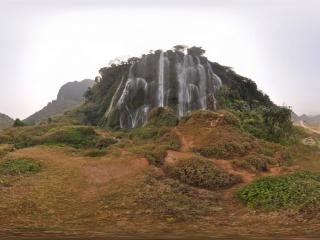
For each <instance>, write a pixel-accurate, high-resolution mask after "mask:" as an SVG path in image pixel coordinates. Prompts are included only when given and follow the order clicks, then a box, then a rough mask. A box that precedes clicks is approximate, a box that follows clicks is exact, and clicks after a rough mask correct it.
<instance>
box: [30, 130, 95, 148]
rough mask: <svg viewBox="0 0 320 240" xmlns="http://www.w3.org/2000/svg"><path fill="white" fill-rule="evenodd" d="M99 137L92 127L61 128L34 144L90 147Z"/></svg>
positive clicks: (50, 132)
mask: <svg viewBox="0 0 320 240" xmlns="http://www.w3.org/2000/svg"><path fill="white" fill-rule="evenodd" d="M96 137H97V134H96V132H95V131H94V129H93V128H92V127H61V128H56V129H52V130H51V131H49V132H48V133H47V134H45V135H43V136H41V137H39V138H36V139H34V144H36V145H37V144H49V145H50V144H53V145H55V144H65V145H70V146H73V147H82V146H90V145H92V144H93V141H94V140H95V138H96Z"/></svg>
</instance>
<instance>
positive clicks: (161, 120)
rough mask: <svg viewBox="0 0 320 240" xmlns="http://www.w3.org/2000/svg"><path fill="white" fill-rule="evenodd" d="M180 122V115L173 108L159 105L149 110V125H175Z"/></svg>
mask: <svg viewBox="0 0 320 240" xmlns="http://www.w3.org/2000/svg"><path fill="white" fill-rule="evenodd" d="M178 122H179V120H178V117H177V116H176V114H175V113H174V111H173V110H172V109H170V108H168V107H164V108H162V107H159V108H154V109H152V110H151V111H150V112H149V115H148V122H147V127H151V126H152V127H174V126H176V125H177V124H178Z"/></svg>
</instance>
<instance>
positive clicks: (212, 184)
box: [166, 159, 241, 190]
mask: <svg viewBox="0 0 320 240" xmlns="http://www.w3.org/2000/svg"><path fill="white" fill-rule="evenodd" d="M166 172H167V175H168V176H170V177H172V178H174V179H177V180H179V181H180V182H182V183H186V184H189V185H191V186H195V187H200V188H206V189H209V190H216V189H222V188H228V187H231V186H232V185H234V184H236V183H239V182H241V177H239V176H236V175H232V174H229V173H228V172H225V171H222V170H220V169H217V168H216V167H215V166H214V164H213V163H212V162H211V161H209V160H204V159H203V160H202V159H190V160H182V161H180V162H178V163H177V164H176V165H175V166H172V167H168V169H167V170H166Z"/></svg>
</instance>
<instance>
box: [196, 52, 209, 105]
mask: <svg viewBox="0 0 320 240" xmlns="http://www.w3.org/2000/svg"><path fill="white" fill-rule="evenodd" d="M196 58H197V62H198V64H197V68H198V73H199V97H200V104H201V109H202V110H204V109H207V75H206V70H205V68H204V66H203V65H202V64H201V61H200V58H199V57H196Z"/></svg>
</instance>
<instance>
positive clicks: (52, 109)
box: [24, 79, 94, 124]
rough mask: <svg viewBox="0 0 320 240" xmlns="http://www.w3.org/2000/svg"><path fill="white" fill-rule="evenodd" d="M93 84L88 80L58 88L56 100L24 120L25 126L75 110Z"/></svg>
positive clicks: (69, 83)
mask: <svg viewBox="0 0 320 240" xmlns="http://www.w3.org/2000/svg"><path fill="white" fill-rule="evenodd" d="M93 84H94V81H93V80H89V79H85V80H83V81H80V82H78V81H75V82H68V83H66V84H64V85H63V86H62V87H61V88H60V90H59V93H58V96H57V99H56V100H53V101H52V102H50V103H48V105H47V106H45V107H44V108H43V109H41V110H40V111H38V112H36V113H34V114H32V115H31V116H29V117H28V118H26V119H25V120H24V122H25V123H27V124H32V123H39V122H41V121H45V120H47V119H48V118H49V117H50V116H53V115H57V114H62V113H64V112H65V111H67V110H71V109H73V108H75V107H76V106H78V105H80V104H81V103H82V101H83V95H84V93H85V92H86V91H87V90H88V88H90V87H92V86H93Z"/></svg>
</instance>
